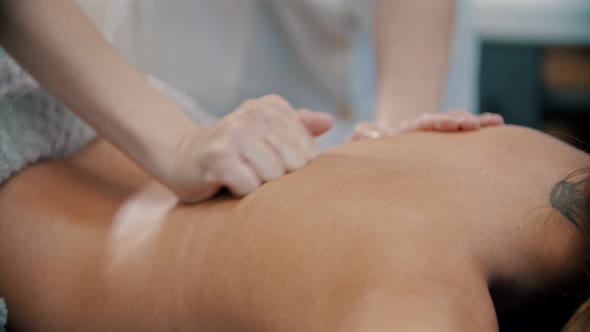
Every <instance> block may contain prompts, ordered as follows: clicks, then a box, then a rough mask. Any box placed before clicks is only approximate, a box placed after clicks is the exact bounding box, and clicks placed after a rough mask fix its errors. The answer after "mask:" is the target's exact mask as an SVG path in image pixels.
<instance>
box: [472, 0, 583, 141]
mask: <svg viewBox="0 0 590 332" xmlns="http://www.w3.org/2000/svg"><path fill="white" fill-rule="evenodd" d="M475 8H476V10H475V13H474V14H475V22H476V29H477V31H478V34H479V36H480V40H481V45H482V49H481V67H480V80H479V82H480V87H479V89H480V95H479V107H480V109H481V110H482V111H488V112H497V113H500V114H502V115H504V117H505V119H506V120H507V122H509V123H514V124H521V125H525V126H530V127H534V128H538V129H543V130H545V131H547V132H549V133H552V134H554V135H555V136H557V137H559V138H562V139H565V140H568V141H570V142H572V143H576V141H577V140H581V141H584V142H590V1H589V0H475ZM568 136H570V137H568ZM580 144H582V143H581V142H577V145H578V146H579V145H580ZM581 147H584V148H585V147H586V146H585V144H582V146H581Z"/></svg>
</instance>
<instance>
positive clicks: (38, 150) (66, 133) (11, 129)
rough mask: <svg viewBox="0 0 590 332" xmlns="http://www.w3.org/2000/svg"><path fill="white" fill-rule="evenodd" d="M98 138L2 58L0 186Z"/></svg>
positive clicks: (6, 58) (0, 70) (11, 63)
mask: <svg viewBox="0 0 590 332" xmlns="http://www.w3.org/2000/svg"><path fill="white" fill-rule="evenodd" d="M94 137H95V133H94V131H93V130H92V129H91V128H90V127H88V126H87V125H86V124H85V123H84V122H83V121H81V120H80V119H79V118H78V117H76V116H75V115H74V114H73V113H71V112H69V111H68V110H67V109H66V108H65V107H64V106H62V105H61V104H60V103H58V102H57V101H56V100H55V99H54V98H52V97H51V96H50V95H49V94H48V93H47V92H45V91H44V90H43V89H42V88H41V87H39V85H38V84H37V83H36V82H35V81H34V80H33V79H32V78H31V77H29V76H28V75H27V74H26V73H25V72H24V71H23V70H22V69H21V68H20V67H18V65H16V64H15V63H14V61H12V60H11V59H10V58H8V57H6V56H4V57H1V58H0V183H2V182H3V181H5V180H6V179H8V177H9V176H11V175H12V174H14V173H16V172H18V171H20V170H22V169H23V168H24V167H25V166H27V165H29V164H31V163H34V162H36V161H38V160H42V159H54V158H59V157H64V156H67V155H69V154H71V153H73V152H75V151H77V150H78V149H80V148H81V147H83V146H84V145H86V144H87V143H89V142H90V141H91V140H92V139H93V138H94Z"/></svg>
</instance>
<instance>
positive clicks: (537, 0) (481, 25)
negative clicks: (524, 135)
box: [81, 0, 590, 147]
mask: <svg viewBox="0 0 590 332" xmlns="http://www.w3.org/2000/svg"><path fill="white" fill-rule="evenodd" d="M81 2H82V4H83V5H84V6H85V7H86V9H87V11H88V12H89V13H90V14H91V16H93V18H94V20H95V22H101V21H104V15H105V14H104V3H105V1H95V0H81ZM106 2H109V1H106ZM111 2H113V1H111ZM114 2H115V3H117V1H114ZM156 2H157V1H156ZM465 2H467V3H468V2H470V3H469V4H468V5H466V4H465V3H463V2H459V1H458V3H461V5H460V7H467V6H469V5H470V6H471V10H470V11H463V10H460V11H459V12H458V15H470V16H472V17H470V19H458V22H463V21H471V22H470V23H471V24H468V25H465V26H462V27H461V29H462V30H469V29H472V30H474V31H472V33H473V34H474V35H475V36H476V39H477V40H476V44H477V46H476V47H477V50H476V51H475V52H473V51H472V50H470V47H471V46H459V47H456V49H455V51H454V52H455V53H456V54H455V56H454V59H453V60H452V62H453V63H452V64H451V66H450V69H451V70H452V71H454V72H456V73H457V75H455V76H457V77H456V78H450V79H449V82H453V79H455V80H463V81H468V82H469V83H467V84H455V86H457V87H459V89H462V90H470V89H473V90H474V91H475V93H473V92H471V91H470V92H469V93H465V94H466V95H470V96H473V95H475V98H474V99H475V100H473V101H467V102H464V104H465V105H462V104H461V105H460V107H465V108H472V109H473V110H474V111H480V112H495V113H500V114H502V115H503V116H504V117H505V119H506V121H507V122H508V123H512V124H518V125H524V126H529V127H533V128H537V129H542V130H544V131H546V132H549V133H552V134H553V135H555V136H557V137H559V138H561V139H564V140H566V141H569V142H571V143H575V144H577V145H578V146H580V144H581V143H580V142H579V141H584V142H590V0H466V1H465ZM119 3H120V2H119ZM138 8H140V7H138ZM123 9H125V8H123ZM127 10H128V11H129V8H127ZM121 11H124V10H121ZM131 11H133V9H131ZM465 13H467V14H465ZM128 15H129V14H128ZM131 18H132V19H133V13H131ZM140 24H143V23H141V22H140ZM458 24H463V23H458ZM110 33H111V34H113V31H111V32H110ZM465 33H469V32H465V31H463V34H465ZM106 34H107V35H108V34H109V31H107V32H106ZM119 34H121V33H120V32H119ZM367 36H368V34H367ZM456 37H457V36H456ZM118 38H121V37H118ZM123 38H124V39H125V38H127V39H128V40H130V39H133V38H135V39H141V38H145V36H143V37H142V36H139V38H137V36H123ZM367 38H368V37H367ZM459 38H460V37H459ZM468 38H470V37H467V38H463V39H468ZM127 43H130V42H129V41H127ZM131 43H133V42H131ZM135 43H138V41H137V40H136V41H135ZM135 49H141V47H135ZM457 50H458V51H457ZM465 50H467V51H465ZM457 53H458V54H457ZM474 53H475V55H474ZM474 58H475V59H476V60H473V59H474ZM478 60H479V61H478ZM361 61H363V60H361ZM474 61H475V65H473V62H474ZM477 63H479V68H478V69H476V75H472V73H471V72H470V71H472V69H469V68H473V67H475V68H477ZM140 66H141V64H140ZM466 68H467V69H466ZM462 71H464V72H465V73H461V72H462ZM470 76H471V77H477V78H476V79H470V78H469V77H470ZM360 81H361V82H363V83H362V84H365V85H366V84H367V79H366V78H365V79H364V81H363V79H362V78H361V79H360ZM470 82H473V84H471V83H470ZM452 85H453V84H449V86H452ZM471 85H474V86H473V87H471ZM451 94H452V91H451ZM456 94H457V93H456ZM459 94H460V92H459ZM369 104H370V103H369ZM445 106H447V105H443V107H445ZM576 142H577V143H576ZM580 147H585V146H584V145H583V144H582V146H580Z"/></svg>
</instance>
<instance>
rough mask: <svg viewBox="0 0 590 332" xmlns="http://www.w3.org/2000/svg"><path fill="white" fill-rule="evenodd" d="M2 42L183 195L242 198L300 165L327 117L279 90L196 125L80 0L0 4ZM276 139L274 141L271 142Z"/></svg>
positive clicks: (8, 0)
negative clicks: (225, 192) (299, 107)
mask: <svg viewBox="0 0 590 332" xmlns="http://www.w3.org/2000/svg"><path fill="white" fill-rule="evenodd" d="M0 44H1V45H2V46H3V47H5V49H6V50H7V51H8V53H10V54H11V55H12V56H13V57H14V58H15V59H16V60H17V61H18V62H19V63H20V64H21V65H22V66H23V67H24V68H25V69H27V70H28V71H29V72H30V73H31V74H32V75H33V76H34V77H35V78H36V79H37V80H39V81H40V83H41V84H43V85H44V87H46V88H47V90H49V92H51V93H52V94H53V95H55V96H56V97H57V98H59V99H60V100H61V101H62V102H63V103H64V104H66V105H67V106H68V107H69V108H70V109H72V110H75V112H76V113H77V114H78V115H80V116H81V117H82V118H83V119H84V120H86V122H88V123H89V124H90V125H91V126H92V127H94V129H96V130H97V131H98V132H99V133H100V134H101V135H102V136H103V137H105V138H106V139H108V140H109V141H111V142H112V143H114V145H115V146H116V147H117V148H119V149H120V150H121V151H123V152H125V153H126V154H127V155H128V156H130V157H131V158H132V159H133V160H134V161H135V162H136V163H137V164H138V165H140V166H141V167H143V168H144V169H145V170H146V171H147V172H148V173H150V175H152V176H153V177H154V178H156V179H158V180H159V181H160V182H161V183H162V184H164V185H166V186H167V187H168V188H169V189H171V190H172V191H173V192H174V193H175V194H177V196H179V197H180V198H181V199H182V200H183V201H187V202H197V201H201V200H206V199H208V198H210V197H212V196H213V195H214V194H215V193H216V192H217V191H219V189H220V188H221V187H227V188H228V189H229V190H230V191H231V192H232V193H234V194H236V195H238V196H243V195H246V194H248V193H249V192H251V191H253V190H255V189H256V188H257V187H259V186H260V185H261V184H262V183H264V182H267V181H270V180H272V179H274V178H277V177H280V176H282V175H283V174H285V173H286V172H288V171H293V170H295V169H298V168H300V167H303V166H304V165H305V164H306V163H308V162H309V161H310V160H311V159H313V158H315V157H316V156H317V155H318V154H319V152H318V150H317V148H316V147H315V145H314V142H313V139H312V138H313V137H312V135H320V134H321V133H323V132H325V131H326V130H328V129H329V128H330V127H331V118H330V117H328V116H326V115H322V114H317V113H315V112H299V113H295V112H294V110H293V108H292V106H291V105H289V104H288V103H287V102H286V101H285V100H283V99H282V98H280V97H276V96H268V97H265V98H259V99H256V100H251V101H249V102H246V103H244V104H243V105H242V107H239V108H238V109H237V110H236V111H235V112H233V113H232V114H229V115H227V116H226V117H224V118H223V119H221V120H220V121H218V122H217V123H215V124H214V125H212V126H210V127H206V128H200V127H197V126H196V125H194V124H193V123H192V122H191V121H190V120H189V119H188V117H186V116H185V115H184V113H182V112H181V111H180V110H179V109H178V107H177V106H176V104H175V103H174V102H173V101H172V100H170V99H168V98H166V97H165V96H164V95H162V94H160V93H159V92H158V91H157V90H156V89H155V88H153V87H152V86H151V85H150V84H149V82H148V81H147V80H146V78H145V77H144V76H143V74H142V73H140V72H139V71H138V70H137V69H136V68H134V67H133V66H132V65H130V64H129V63H127V62H126V61H124V60H123V58H122V57H121V56H120V55H119V54H118V53H117V52H116V51H115V50H114V49H113V48H112V47H110V46H109V45H108V43H107V42H106V41H105V40H103V39H102V37H101V36H100V34H99V33H98V31H96V29H95V28H94V27H93V26H92V24H91V22H90V20H89V19H88V18H87V17H86V15H84V13H83V12H82V11H81V9H80V8H79V6H78V5H77V3H76V2H75V1H74V0H0ZM269 137H270V138H269Z"/></svg>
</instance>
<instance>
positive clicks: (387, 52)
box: [374, 0, 456, 128]
mask: <svg viewBox="0 0 590 332" xmlns="http://www.w3.org/2000/svg"><path fill="white" fill-rule="evenodd" d="M455 2H456V1H455V0H437V1H415V0H375V5H374V6H375V8H374V14H375V15H374V16H375V19H374V22H375V23H374V35H375V47H376V56H377V75H378V87H377V105H376V106H377V108H376V114H375V121H376V124H378V125H379V126H381V127H385V128H389V127H395V126H397V125H398V124H399V123H401V122H403V121H404V120H409V119H412V118H415V117H417V116H418V115H420V114H422V113H426V112H436V111H438V110H439V108H440V103H441V99H442V95H443V91H444V85H445V81H446V74H447V67H448V63H449V57H450V52H451V42H452V37H453V23H454V13H455V6H456V3H455Z"/></svg>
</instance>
